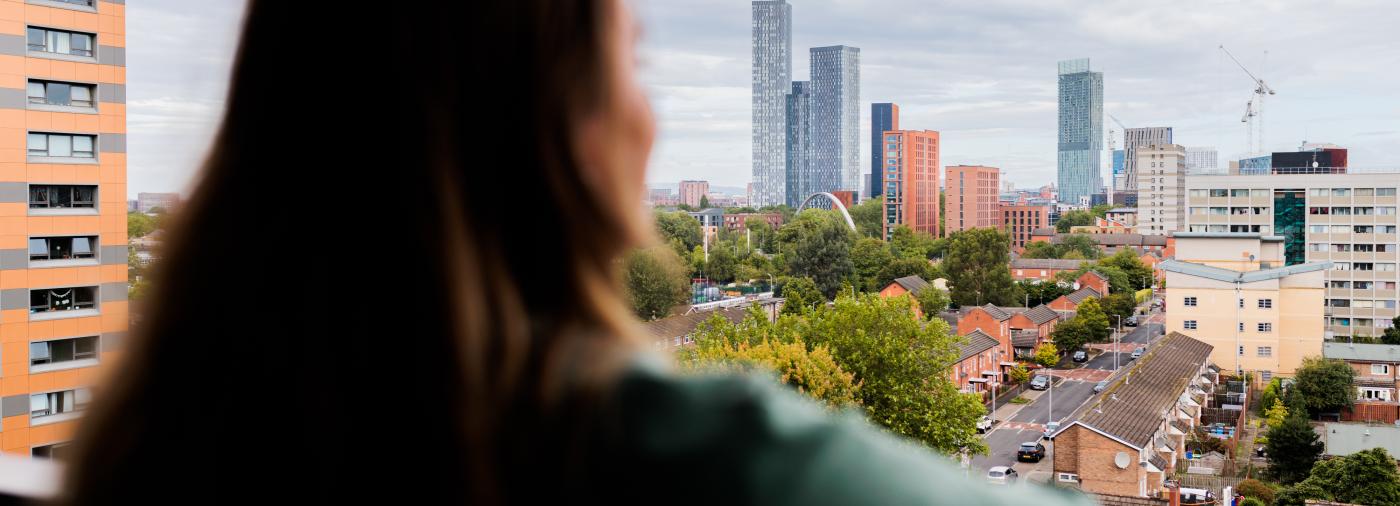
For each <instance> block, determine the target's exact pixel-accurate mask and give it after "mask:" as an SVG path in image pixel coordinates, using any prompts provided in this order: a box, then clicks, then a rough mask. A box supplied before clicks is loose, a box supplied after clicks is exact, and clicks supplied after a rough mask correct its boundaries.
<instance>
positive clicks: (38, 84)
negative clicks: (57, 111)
mask: <svg viewBox="0 0 1400 506" xmlns="http://www.w3.org/2000/svg"><path fill="white" fill-rule="evenodd" d="M27 89H28V94H29V103H31V104H48V105H66V106H70V107H92V103H93V102H92V95H93V93H92V91H93V86H92V85H90V84H74V83H61V82H55V81H32V80H31V81H29V85H28V87H27Z"/></svg>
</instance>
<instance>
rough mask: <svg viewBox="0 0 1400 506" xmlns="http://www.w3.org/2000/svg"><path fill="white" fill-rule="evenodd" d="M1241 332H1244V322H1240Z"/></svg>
mask: <svg viewBox="0 0 1400 506" xmlns="http://www.w3.org/2000/svg"><path fill="white" fill-rule="evenodd" d="M1239 325H1240V332H1244V322H1240V324H1239Z"/></svg>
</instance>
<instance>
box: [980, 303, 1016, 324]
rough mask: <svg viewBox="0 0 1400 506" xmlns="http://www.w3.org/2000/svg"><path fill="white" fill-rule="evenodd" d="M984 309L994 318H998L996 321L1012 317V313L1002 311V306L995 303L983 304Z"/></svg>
mask: <svg viewBox="0 0 1400 506" xmlns="http://www.w3.org/2000/svg"><path fill="white" fill-rule="evenodd" d="M982 310H983V311H986V312H987V314H990V315H992V319H994V320H996V321H1002V320H1006V319H1007V318H1011V313H1008V312H1006V311H1002V309H1001V308H999V307H996V306H993V305H991V304H987V305H985V306H982Z"/></svg>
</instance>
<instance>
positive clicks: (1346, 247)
mask: <svg viewBox="0 0 1400 506" xmlns="http://www.w3.org/2000/svg"><path fill="white" fill-rule="evenodd" d="M1332 251H1336V252H1338V253H1349V252H1351V245H1350V244H1345V243H1340V242H1339V243H1337V244H1333V245H1332Z"/></svg>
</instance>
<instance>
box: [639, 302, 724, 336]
mask: <svg viewBox="0 0 1400 506" xmlns="http://www.w3.org/2000/svg"><path fill="white" fill-rule="evenodd" d="M713 315H719V316H720V317H722V318H724V319H726V320H729V321H730V322H732V323H739V322H741V321H744V317H746V316H748V315H749V309H748V307H726V308H722V309H716V310H714V311H703V312H695V313H690V314H683V315H676V316H668V317H666V318H662V319H660V320H652V321H649V322H645V323H642V327H643V328H645V329H646V330H647V332H649V333H650V334H651V335H652V337H655V338H656V340H658V341H665V340H669V339H675V338H677V337H685V336H688V335H690V334H691V333H694V332H695V328H696V327H699V326H700V323H701V322H704V321H705V320H708V319H710V317H711V316H713Z"/></svg>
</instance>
